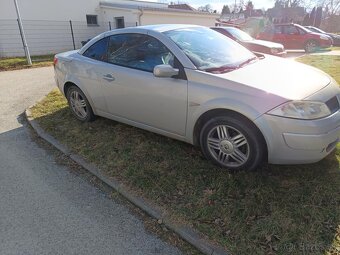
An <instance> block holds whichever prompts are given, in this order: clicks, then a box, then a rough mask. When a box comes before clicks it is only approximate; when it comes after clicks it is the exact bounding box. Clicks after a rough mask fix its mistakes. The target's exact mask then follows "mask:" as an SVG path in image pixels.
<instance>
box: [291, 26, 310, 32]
mask: <svg viewBox="0 0 340 255" xmlns="http://www.w3.org/2000/svg"><path fill="white" fill-rule="evenodd" d="M295 26H296V27H298V28H300V29H301V30H303V31H305V32H307V33H311V32H312V31H311V30H309V29H308V28H305V27H303V26H300V25H298V24H295Z"/></svg>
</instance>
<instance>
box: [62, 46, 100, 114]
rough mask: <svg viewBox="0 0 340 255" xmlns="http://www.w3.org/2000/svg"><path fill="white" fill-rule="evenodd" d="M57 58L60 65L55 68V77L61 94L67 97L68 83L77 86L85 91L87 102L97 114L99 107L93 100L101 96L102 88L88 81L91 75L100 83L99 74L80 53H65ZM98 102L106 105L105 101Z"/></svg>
mask: <svg viewBox="0 0 340 255" xmlns="http://www.w3.org/2000/svg"><path fill="white" fill-rule="evenodd" d="M57 57H58V64H57V66H56V68H55V75H56V80H57V84H58V88H59V90H60V91H61V93H63V94H64V95H65V97H66V94H65V85H66V83H73V84H75V85H76V86H78V87H79V88H80V89H81V90H82V91H83V93H84V94H85V96H86V98H87V100H88V101H89V103H90V105H91V106H92V109H93V111H94V113H95V114H96V109H97V108H98V105H96V104H94V101H93V98H96V97H97V96H96V95H100V93H101V88H100V87H98V86H96V85H95V84H94V83H91V80H89V79H88V78H89V74H90V75H92V77H93V80H97V81H100V79H99V78H98V77H97V76H98V73H97V72H95V71H94V69H93V68H91V67H90V65H89V63H87V61H88V60H89V59H88V60H87V59H86V58H85V57H83V56H82V55H80V54H79V53H78V52H71V53H69V54H66V53H63V54H60V55H57ZM90 95H91V96H90ZM98 102H102V103H104V102H105V101H104V100H98ZM99 107H100V106H99ZM103 107H105V106H103Z"/></svg>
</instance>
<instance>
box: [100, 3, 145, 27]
mask: <svg viewBox="0 0 340 255" xmlns="http://www.w3.org/2000/svg"><path fill="white" fill-rule="evenodd" d="M138 13H139V11H138V10H127V9H116V8H107V7H103V8H102V19H103V21H105V22H109V21H111V22H112V29H114V28H116V24H115V18H116V17H124V22H125V27H134V26H136V22H137V23H138V15H139V14H138ZM137 25H139V24H137Z"/></svg>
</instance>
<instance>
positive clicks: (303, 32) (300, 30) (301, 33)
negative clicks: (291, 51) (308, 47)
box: [297, 27, 306, 35]
mask: <svg viewBox="0 0 340 255" xmlns="http://www.w3.org/2000/svg"><path fill="white" fill-rule="evenodd" d="M297 29H298V31H299V34H300V35H304V34H306V32H305V31H304V30H302V29H301V28H299V27H298V28H297Z"/></svg>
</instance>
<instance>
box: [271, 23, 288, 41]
mask: <svg viewBox="0 0 340 255" xmlns="http://www.w3.org/2000/svg"><path fill="white" fill-rule="evenodd" d="M273 33H274V34H273V39H272V40H269V41H272V42H277V43H281V44H283V45H285V44H286V41H285V36H284V34H283V33H282V26H274V29H273Z"/></svg>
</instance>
